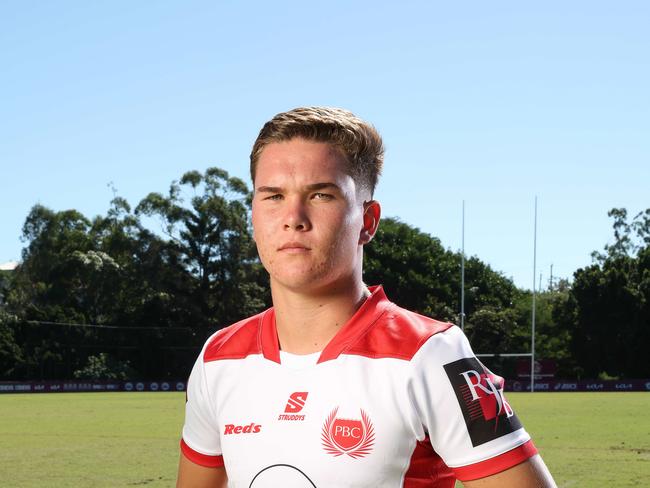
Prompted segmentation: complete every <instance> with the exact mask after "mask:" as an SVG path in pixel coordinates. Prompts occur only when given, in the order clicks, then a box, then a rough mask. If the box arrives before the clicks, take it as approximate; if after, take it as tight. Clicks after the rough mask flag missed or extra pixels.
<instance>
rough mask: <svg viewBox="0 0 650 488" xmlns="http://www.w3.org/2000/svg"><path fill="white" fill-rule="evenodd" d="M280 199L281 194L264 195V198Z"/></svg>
mask: <svg viewBox="0 0 650 488" xmlns="http://www.w3.org/2000/svg"><path fill="white" fill-rule="evenodd" d="M281 199H282V195H280V194H279V193H276V194H275V195H270V196H268V197H266V198H265V199H264V200H281Z"/></svg>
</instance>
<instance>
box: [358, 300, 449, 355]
mask: <svg viewBox="0 0 650 488" xmlns="http://www.w3.org/2000/svg"><path fill="white" fill-rule="evenodd" d="M452 327H455V326H454V324H452V323H450V322H441V321H439V320H436V319H433V318H431V317H426V316H424V315H420V314H419V313H416V312H412V311H410V310H407V309H405V308H402V307H399V306H397V305H396V304H394V303H391V306H390V307H388V308H387V309H386V310H385V312H384V313H383V314H382V315H381V316H380V317H379V318H378V319H377V320H376V321H375V323H373V324H372V326H371V327H370V328H369V329H368V330H367V332H366V333H365V334H363V335H362V336H361V337H359V339H358V340H357V341H355V343H354V344H352V345H351V346H350V347H348V348H347V350H346V351H345V352H346V353H347V354H357V355H361V356H366V357H371V358H395V359H403V360H406V361H410V360H411V359H412V358H413V356H414V355H415V354H416V353H417V352H418V351H419V350H420V348H421V347H422V346H423V345H424V344H425V343H426V342H427V341H428V340H429V339H431V337H433V336H435V335H438V334H441V333H443V332H445V331H447V330H449V329H450V328H452Z"/></svg>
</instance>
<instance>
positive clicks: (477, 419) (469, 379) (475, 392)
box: [444, 358, 521, 447]
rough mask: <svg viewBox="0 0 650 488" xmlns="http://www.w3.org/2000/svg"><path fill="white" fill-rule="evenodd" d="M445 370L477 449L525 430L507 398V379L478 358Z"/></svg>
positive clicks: (456, 363)
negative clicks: (505, 386) (505, 381)
mask: <svg viewBox="0 0 650 488" xmlns="http://www.w3.org/2000/svg"><path fill="white" fill-rule="evenodd" d="M444 368H445V371H446V373H447V377H448V378H449V382H450V383H451V385H452V387H453V389H454V393H456V398H457V399H458V405H459V406H460V409H461V411H462V413H463V418H464V419H465V425H466V426H467V432H468V433H469V436H470V439H471V441H472V445H473V446H474V447H476V446H479V445H481V444H484V443H486V442H489V441H491V440H493V439H496V438H497V437H501V436H503V435H506V434H509V433H510V432H514V431H515V430H517V429H520V428H521V422H519V419H518V418H517V416H516V415H515V413H514V412H513V410H512V408H511V407H510V404H509V403H508V402H507V401H506V398H505V396H504V395H503V387H504V381H503V378H501V377H499V376H496V375H494V374H492V373H491V372H490V370H488V369H487V368H486V367H485V366H483V364H481V362H480V361H479V360H478V359H476V358H463V359H459V360H458V361H454V362H453V363H449V364H445V366H444Z"/></svg>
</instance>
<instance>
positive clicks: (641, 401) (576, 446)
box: [0, 393, 650, 488]
mask: <svg viewBox="0 0 650 488" xmlns="http://www.w3.org/2000/svg"><path fill="white" fill-rule="evenodd" d="M509 400H510V403H511V404H512V406H513V407H514V409H515V411H516V412H518V415H519V417H520V418H521V419H522V421H523V423H524V425H525V426H526V428H527V429H528V431H529V432H531V434H532V435H533V438H534V440H535V443H536V444H537V446H538V448H539V449H540V451H541V453H542V456H543V457H544V459H545V461H546V464H547V465H548V466H549V468H550V469H551V472H552V473H553V474H554V476H555V478H556V481H557V482H558V485H559V486H560V487H589V488H592V487H595V488H598V487H632V486H634V487H650V415H648V411H649V410H650V408H649V407H650V393H536V394H534V395H530V394H526V393H519V394H514V393H511V394H510V395H509ZM183 406H184V394H183V393H60V394H22V395H6V394H3V395H0V485H1V486H3V487H12V488H13V487H37V486H38V487H93V488H100V487H122V486H124V487H131V486H146V487H147V488H149V487H162V486H173V485H174V480H175V477H176V465H177V462H178V439H179V432H180V428H181V424H182V421H183ZM327 488H335V487H327Z"/></svg>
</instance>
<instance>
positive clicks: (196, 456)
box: [181, 439, 223, 468]
mask: <svg viewBox="0 0 650 488" xmlns="http://www.w3.org/2000/svg"><path fill="white" fill-rule="evenodd" d="M181 452H182V453H183V455H184V456H185V457H186V458H187V459H189V460H190V461H192V462H193V463H194V464H198V465H199V466H205V467H206V468H219V467H221V466H223V456H208V455H207V454H201V453H200V452H197V451H195V450H194V449H192V448H191V447H190V446H188V445H187V444H186V443H185V441H184V440H183V439H181Z"/></svg>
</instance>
